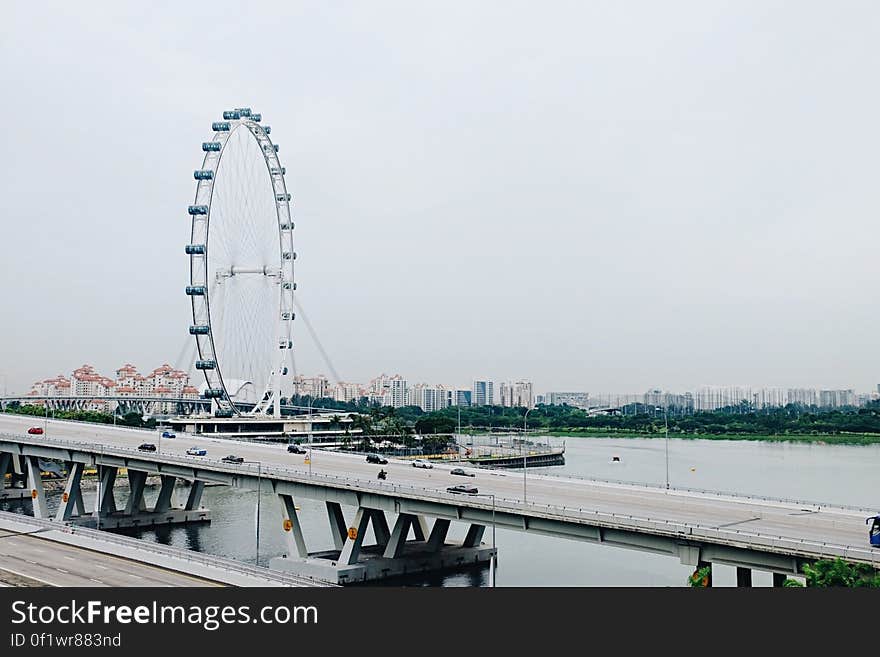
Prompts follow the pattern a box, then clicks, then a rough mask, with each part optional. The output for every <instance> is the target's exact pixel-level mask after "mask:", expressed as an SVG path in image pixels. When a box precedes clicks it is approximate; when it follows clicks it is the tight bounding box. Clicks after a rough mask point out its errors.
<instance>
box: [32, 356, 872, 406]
mask: <svg viewBox="0 0 880 657" xmlns="http://www.w3.org/2000/svg"><path fill="white" fill-rule="evenodd" d="M115 373H116V378H115V379H113V378H110V377H107V376H105V375H102V374H100V373H99V372H98V371H97V370H96V368H95V367H94V366H92V365H89V364H83V365H81V366H79V367H77V368H76V369H74V370H73V372H72V374H71V376H70V378H67V377H66V375H65V374H63V373H59V374H58V375H56V376H54V377H48V378H46V379H38V380H36V381H35V382H34V383H33V384H32V385H31V388H30V390H29V391H28V392H27V393H20V394H22V396H27V395H30V396H58V397H64V396H71V395H72V396H81V397H82V396H92V397H95V398H96V399H95V401H94V403H93V406H94V410H101V409H104V408H106V407H107V405H106V404H104V403H102V402H100V401H99V400H100V399H101V398H102V397H105V396H123V397H124V396H159V397H162V396H166V397H169V398H196V397H197V396H198V393H199V392H200V391H203V390H204V388H205V386H206V383H205V382H204V381H200V380H199V378H200V377H199V374H198V372H196V371H190V372H186V371H183V370H180V369H176V368H174V367H173V366H171V365H170V364H168V363H165V364H163V365H161V366H159V367H158V368H156V369H154V370H153V371H152V372H150V373H149V374H147V375H146V376H144V375H141V374H140V373H139V372H138V370H137V368H136V367H135V366H134V365H132V364H131V363H130V362H127V363H125V364H124V365H123V366H121V367H119V368H116V369H115ZM193 377H195V380H193ZM291 384H292V389H291V390H290V392H289V394H291V395H294V396H296V395H299V396H303V397H309V398H310V399H333V400H335V401H339V402H358V401H360V400H362V399H367V400H368V401H369V402H370V403H373V404H378V405H380V406H394V407H401V406H419V407H420V408H422V409H423V410H424V411H426V412H430V411H433V410H439V409H443V408H447V407H450V406H483V405H498V406H507V407H532V406H535V405H537V404H541V403H544V404H551V405H559V404H568V405H570V406H578V407H582V408H599V407H603V406H616V407H620V406H624V405H627V404H633V403H637V404H646V405H653V406H661V407H677V408H686V409H692V410H713V409H716V408H722V407H726V406H733V405H738V404H740V403H741V402H743V401H745V402H748V403H750V404H753V405H754V407H756V408H772V407H781V406H785V405H787V404H799V405H803V406H818V407H824V408H836V407H843V406H861V405H864V404H865V403H867V402H870V401H875V400H877V399H880V384H876V386H874V388H872V389H870V390H867V391H865V390H856V389H854V388H852V387H850V388H830V387H818V388H810V387H794V388H784V387H767V386H756V385H714V386H712V385H704V386H698V387H696V388H694V389H689V390H671V389H661V388H650V389H648V390H645V391H641V392H635V391H627V392H622V391H618V392H613V391H610V392H609V391H607V390H598V391H597V390H594V391H587V390H579V391H575V390H568V391H561V390H558V389H557V390H553V389H548V390H545V391H543V392H538V391H536V389H535V386H534V385H533V383H532V382H531V381H530V380H528V379H523V378H519V379H515V380H514V379H502V380H498V381H490V380H488V379H479V378H474V379H472V380H471V383H470V385H469V386H464V385H460V384H449V383H436V382H433V383H430V382H426V381H424V380H410V379H408V378H407V377H405V376H403V375H402V374H400V373H395V374H391V375H389V374H386V373H384V372H383V373H382V374H379V375H378V376H376V377H373V378H371V379H370V380H369V381H368V382H355V381H334V380H333V379H331V378H328V377H327V376H326V375H324V374H322V373H318V374H313V375H310V376H307V375H305V374H301V373H300V374H296V375H294V376H293V377H292V378H291ZM496 391H497V393H498V394H497V395H496ZM285 394H288V393H287V392H286V391H285ZM242 399H245V397H242ZM248 400H249V401H252V399H248Z"/></svg>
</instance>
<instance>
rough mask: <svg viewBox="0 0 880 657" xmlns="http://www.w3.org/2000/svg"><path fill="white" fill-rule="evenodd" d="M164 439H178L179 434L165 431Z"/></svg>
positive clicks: (163, 433)
mask: <svg viewBox="0 0 880 657" xmlns="http://www.w3.org/2000/svg"><path fill="white" fill-rule="evenodd" d="M162 437H163V438H177V434H176V433H174V432H173V431H163V432H162Z"/></svg>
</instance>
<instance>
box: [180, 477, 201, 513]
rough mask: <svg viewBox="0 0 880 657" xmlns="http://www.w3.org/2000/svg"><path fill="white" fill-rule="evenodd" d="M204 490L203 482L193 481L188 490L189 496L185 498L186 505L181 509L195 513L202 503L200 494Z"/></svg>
mask: <svg viewBox="0 0 880 657" xmlns="http://www.w3.org/2000/svg"><path fill="white" fill-rule="evenodd" d="M204 490H205V482H204V481H194V482H192V486H191V487H190V489H189V495H187V497H186V505H185V506H184V507H183V508H184V509H185V510H187V511H195V510H196V509H198V508H199V506H200V505H201V503H202V493H203V492H204Z"/></svg>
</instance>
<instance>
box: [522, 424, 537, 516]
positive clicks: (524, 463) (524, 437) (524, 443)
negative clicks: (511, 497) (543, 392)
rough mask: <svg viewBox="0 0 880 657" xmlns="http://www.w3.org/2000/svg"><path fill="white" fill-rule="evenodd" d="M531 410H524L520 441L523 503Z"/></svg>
mask: <svg viewBox="0 0 880 657" xmlns="http://www.w3.org/2000/svg"><path fill="white" fill-rule="evenodd" d="M533 410H535V409H533V408H530V409H528V410H526V414H525V415H524V416H523V439H522V453H523V502H525V501H526V470H528V463H527V462H526V435H527V434H528V432H529V423H528V418H529V413H531V412H532V411H533Z"/></svg>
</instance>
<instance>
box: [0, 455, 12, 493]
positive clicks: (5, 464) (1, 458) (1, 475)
mask: <svg viewBox="0 0 880 657" xmlns="http://www.w3.org/2000/svg"><path fill="white" fill-rule="evenodd" d="M11 464H12V454H10V453H9V452H0V493H2V492H3V489H4V488H6V473H7V472H9V466H10V465H11Z"/></svg>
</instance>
